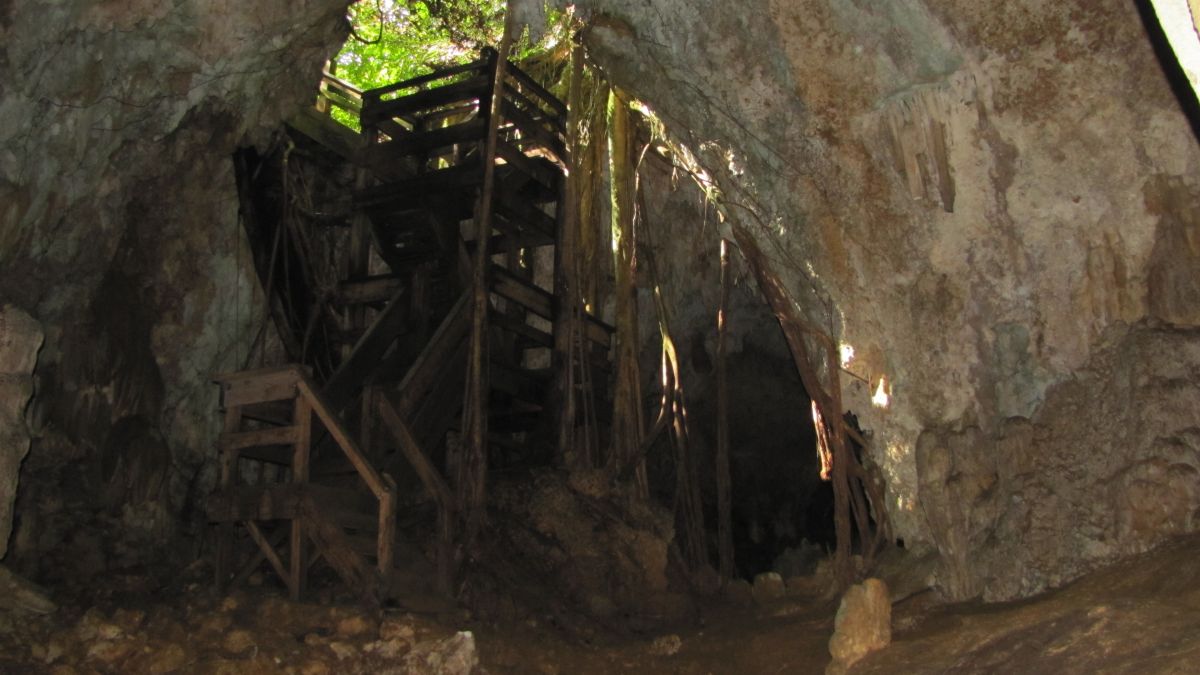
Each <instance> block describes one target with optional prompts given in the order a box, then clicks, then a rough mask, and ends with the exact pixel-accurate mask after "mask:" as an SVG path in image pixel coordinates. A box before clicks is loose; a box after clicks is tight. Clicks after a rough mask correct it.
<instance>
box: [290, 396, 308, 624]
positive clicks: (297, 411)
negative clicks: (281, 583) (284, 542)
mask: <svg viewBox="0 0 1200 675" xmlns="http://www.w3.org/2000/svg"><path fill="white" fill-rule="evenodd" d="M293 411H294V412H293V424H294V425H295V426H296V428H297V432H296V443H295V445H294V446H293V453H292V483H294V484H296V485H300V484H303V483H307V482H308V476H309V459H310V455H311V451H312V404H311V403H309V401H308V399H307V398H305V397H304V396H300V395H297V396H296V403H295V408H294V409H293ZM304 537H305V532H304V519H303V517H302V516H301V515H300V514H297V515H296V517H295V518H293V519H292V537H291V555H290V559H289V562H290V563H291V569H290V570H289V571H290V575H289V582H288V590H290V591H291V596H292V600H299V599H300V596H301V595H302V594H303V593H304V587H305V585H306V581H307V579H306V577H307V572H308V563H307V561H306V560H305V540H304Z"/></svg>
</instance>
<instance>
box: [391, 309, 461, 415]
mask: <svg viewBox="0 0 1200 675" xmlns="http://www.w3.org/2000/svg"><path fill="white" fill-rule="evenodd" d="M468 300H469V298H468V294H466V293H464V294H463V295H462V296H461V297H459V299H458V301H457V302H455V303H454V306H453V307H452V308H451V309H450V312H449V313H447V314H446V318H445V319H443V320H442V323H441V325H439V326H438V327H437V330H435V331H434V332H433V336H432V337H430V339H429V343H428V344H427V345H426V346H425V349H424V350H423V351H422V352H421V354H420V355H419V356H417V360H416V361H414V362H413V364H412V366H411V367H410V368H409V369H408V374H406V375H405V376H404V379H403V380H401V382H400V386H399V387H398V388H397V391H398V392H399V398H398V400H397V401H396V406H397V410H398V411H399V413H400V414H401V415H403V416H406V417H407V416H409V415H411V414H412V412H413V410H414V409H415V408H416V404H417V402H418V401H420V400H421V398H423V397H424V396H425V392H426V391H428V390H429V388H430V387H431V386H432V384H433V382H434V381H435V380H436V379H437V378H438V377H439V375H440V374H441V372H442V370H443V368H444V367H445V364H446V363H447V361H448V360H449V359H450V358H451V357H452V356H453V355H454V353H455V352H456V350H457V349H458V346H459V344H461V342H462V340H463V338H464V337H466V334H467V329H468V327H469V323H468V314H467V310H468V308H469V305H468Z"/></svg>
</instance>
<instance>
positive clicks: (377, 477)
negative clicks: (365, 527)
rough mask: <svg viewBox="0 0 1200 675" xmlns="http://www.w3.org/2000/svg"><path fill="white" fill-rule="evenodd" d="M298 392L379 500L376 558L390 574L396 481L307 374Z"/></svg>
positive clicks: (383, 569)
mask: <svg viewBox="0 0 1200 675" xmlns="http://www.w3.org/2000/svg"><path fill="white" fill-rule="evenodd" d="M296 393H297V394H299V395H300V396H301V397H302V398H303V399H304V401H305V402H306V403H307V404H308V406H309V407H311V409H312V412H313V413H314V414H315V415H316V416H317V419H319V420H321V424H323V425H324V426H325V429H326V430H327V431H328V432H329V435H330V436H331V437H332V438H333V440H334V442H335V443H337V446H338V448H339V449H341V451H342V454H344V455H345V456H346V459H348V460H350V464H351V465H353V466H354V470H355V471H356V472H357V473H358V475H359V477H360V478H362V480H363V482H364V483H366V485H367V489H368V490H370V491H371V494H373V495H375V498H376V499H377V500H379V532H378V534H377V540H376V560H377V564H378V567H379V571H380V572H381V573H384V574H387V573H388V572H390V570H391V569H392V562H393V560H394V559H395V542H396V483H395V481H394V480H392V477H391V476H389V475H387V474H386V473H380V472H378V471H376V470H375V467H373V466H371V463H370V462H369V461H368V460H367V457H366V455H365V454H364V453H363V451H362V449H361V448H359V447H358V443H357V442H356V441H355V440H354V437H353V436H351V435H350V433H349V432H348V431H347V430H346V428H345V427H344V426H343V425H342V421H341V418H340V417H338V415H337V413H336V412H334V410H333V409H332V408H331V407H330V406H329V404H328V403H327V402H326V401H325V397H324V396H322V395H321V394H320V392H318V391H317V389H316V387H315V386H314V385H313V383H312V381H311V380H309V379H308V377H307V376H303V377H301V378H300V380H299V381H298V382H297V383H296Z"/></svg>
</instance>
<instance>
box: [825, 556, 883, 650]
mask: <svg viewBox="0 0 1200 675" xmlns="http://www.w3.org/2000/svg"><path fill="white" fill-rule="evenodd" d="M891 641H892V601H891V599H890V598H889V597H888V588H887V584H885V583H883V582H882V581H880V580H879V579H867V580H866V581H864V582H862V583H861V584H856V585H854V586H851V587H850V588H849V589H847V590H846V593H845V595H843V596H842V604H841V605H840V606H839V607H838V611H837V617H836V618H835V619H834V624H833V636H832V637H830V638H829V653H830V654H831V655H832V656H833V662H832V663H831V664H829V667H828V668H827V669H826V670H825V672H826V673H843V672H846V669H847V668H849V667H850V666H852V665H854V664H855V662H857V661H858V660H859V659H861V658H862V657H864V656H866V655H867V654H870V653H871V652H873V651H875V650H878V649H883V648H884V647H886V646H888V643H889V642H891Z"/></svg>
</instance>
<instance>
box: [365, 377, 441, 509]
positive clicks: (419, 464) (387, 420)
mask: <svg viewBox="0 0 1200 675" xmlns="http://www.w3.org/2000/svg"><path fill="white" fill-rule="evenodd" d="M376 409H377V410H378V411H379V419H380V420H382V421H383V424H384V426H385V427H387V429H388V431H390V432H391V433H392V437H393V438H395V439H396V444H397V445H399V446H400V451H401V452H402V453H404V457H405V459H407V460H408V463H409V464H410V465H411V466H412V468H413V470H414V471H415V472H416V473H417V476H418V477H419V478H420V479H421V483H423V484H424V485H425V489H426V490H428V491H429V494H430V496H432V497H433V498H434V500H435V501H437V503H438V506H439V507H441V508H452V506H453V503H454V495H453V493H451V492H450V486H449V485H447V483H446V480H445V479H444V478H442V474H441V472H439V471H438V470H437V467H435V466H434V465H433V462H431V461H429V457H428V456H427V455H426V454H425V452H424V451H423V450H422V449H421V444H420V443H419V442H417V439H416V436H414V435H413V433H412V429H410V428H409V426H408V424H407V423H405V421H404V419H403V418H402V417H400V414H399V413H397V412H396V408H395V407H394V406H393V405H392V402H391V401H390V400H389V399H388V397H387V396H386V395H383V396H379V397H378V403H377V408H376Z"/></svg>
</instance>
